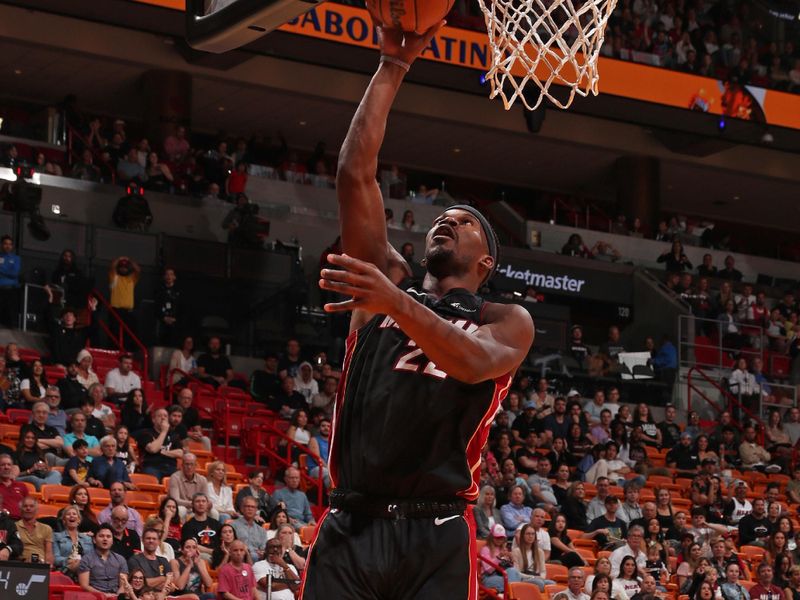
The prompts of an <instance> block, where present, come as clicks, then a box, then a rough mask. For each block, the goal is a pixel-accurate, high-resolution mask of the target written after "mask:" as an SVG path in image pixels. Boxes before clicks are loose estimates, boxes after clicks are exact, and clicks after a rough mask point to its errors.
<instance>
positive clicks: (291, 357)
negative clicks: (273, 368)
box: [278, 338, 303, 380]
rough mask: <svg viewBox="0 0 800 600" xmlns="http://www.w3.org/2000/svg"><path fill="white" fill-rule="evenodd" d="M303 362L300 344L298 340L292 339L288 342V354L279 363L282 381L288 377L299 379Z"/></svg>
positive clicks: (279, 373)
mask: <svg viewBox="0 0 800 600" xmlns="http://www.w3.org/2000/svg"><path fill="white" fill-rule="evenodd" d="M302 362H303V354H302V349H301V347H300V342H298V341H297V340H296V339H293V338H292V339H290V340H289V341H288V342H286V352H284V354H283V356H281V359H280V361H279V363H278V375H279V376H280V378H281V380H283V379H285V378H286V377H292V378H294V377H297V375H298V373H299V371H300V364H301V363H302Z"/></svg>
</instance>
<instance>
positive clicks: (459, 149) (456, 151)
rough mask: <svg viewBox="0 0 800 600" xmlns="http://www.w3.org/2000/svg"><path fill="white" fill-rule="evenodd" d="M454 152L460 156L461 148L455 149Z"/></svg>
mask: <svg viewBox="0 0 800 600" xmlns="http://www.w3.org/2000/svg"><path fill="white" fill-rule="evenodd" d="M453 152H455V153H456V154H459V153H460V152H461V148H453Z"/></svg>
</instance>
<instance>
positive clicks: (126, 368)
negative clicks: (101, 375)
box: [105, 354, 142, 403]
mask: <svg viewBox="0 0 800 600" xmlns="http://www.w3.org/2000/svg"><path fill="white" fill-rule="evenodd" d="M105 386H106V395H107V396H108V399H109V400H113V401H114V402H117V403H120V402H123V401H124V400H126V399H127V396H128V394H129V393H130V392H131V391H133V390H137V389H141V388H142V380H141V378H140V377H139V376H138V375H137V374H136V373H134V372H133V357H132V356H131V355H130V354H120V356H119V364H118V366H116V367H114V368H113V369H111V370H110V371H109V372H108V373H107V374H106V381H105Z"/></svg>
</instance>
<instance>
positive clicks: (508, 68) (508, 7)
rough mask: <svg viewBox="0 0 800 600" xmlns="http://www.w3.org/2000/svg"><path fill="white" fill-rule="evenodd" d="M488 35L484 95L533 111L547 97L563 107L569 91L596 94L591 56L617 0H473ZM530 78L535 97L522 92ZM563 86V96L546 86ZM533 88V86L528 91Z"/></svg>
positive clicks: (594, 61)
mask: <svg viewBox="0 0 800 600" xmlns="http://www.w3.org/2000/svg"><path fill="white" fill-rule="evenodd" d="M478 3H479V4H480V6H481V10H482V11H483V14H484V17H485V18H486V29H487V31H488V34H489V50H490V53H491V65H490V68H489V71H488V72H487V73H486V79H487V80H488V81H489V82H490V83H491V85H492V93H491V95H490V98H496V97H497V96H500V98H501V99H502V100H503V104H504V105H505V107H506V110H508V109H509V108H511V106H512V105H513V104H514V102H515V101H516V100H517V99H519V100H520V101H521V102H522V103H523V104H524V105H525V107H526V108H527V109H528V110H535V109H536V108H538V106H539V105H540V104H541V103H542V100H543V99H544V98H547V99H548V100H550V102H552V103H553V104H555V105H556V106H558V107H559V108H567V107H569V105H570V104H572V101H573V100H574V98H575V94H576V93H577V94H580V95H581V96H584V97H585V96H588V95H589V92H591V93H592V94H594V95H595V96H596V95H597V92H598V89H597V83H598V80H599V78H600V77H599V74H598V72H597V56H598V54H599V53H600V47H601V46H602V45H603V36H604V33H605V29H606V25H607V24H608V19H609V17H610V16H611V13H612V12H613V10H614V7H615V6H616V4H617V0H478ZM529 82H532V83H533V84H534V85H536V86H537V87H538V88H539V93H538V98H536V101H535V102H532V97H531V96H530V95H529V96H528V97H526V95H525V87H526V86H527V85H528V84H529ZM552 85H559V86H565V87H566V88H567V91H568V97H567V99H566V100H563V99H559V98H558V97H555V96H554V95H553V94H552V93H551V89H550V86H552ZM534 91H535V90H534Z"/></svg>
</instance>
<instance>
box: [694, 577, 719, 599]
mask: <svg viewBox="0 0 800 600" xmlns="http://www.w3.org/2000/svg"><path fill="white" fill-rule="evenodd" d="M714 597H715V596H714V586H713V585H712V584H711V582H710V581H706V580H703V581H701V582H700V585H699V586H697V591H696V592H695V593H694V596H693V597H691V600H714Z"/></svg>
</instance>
